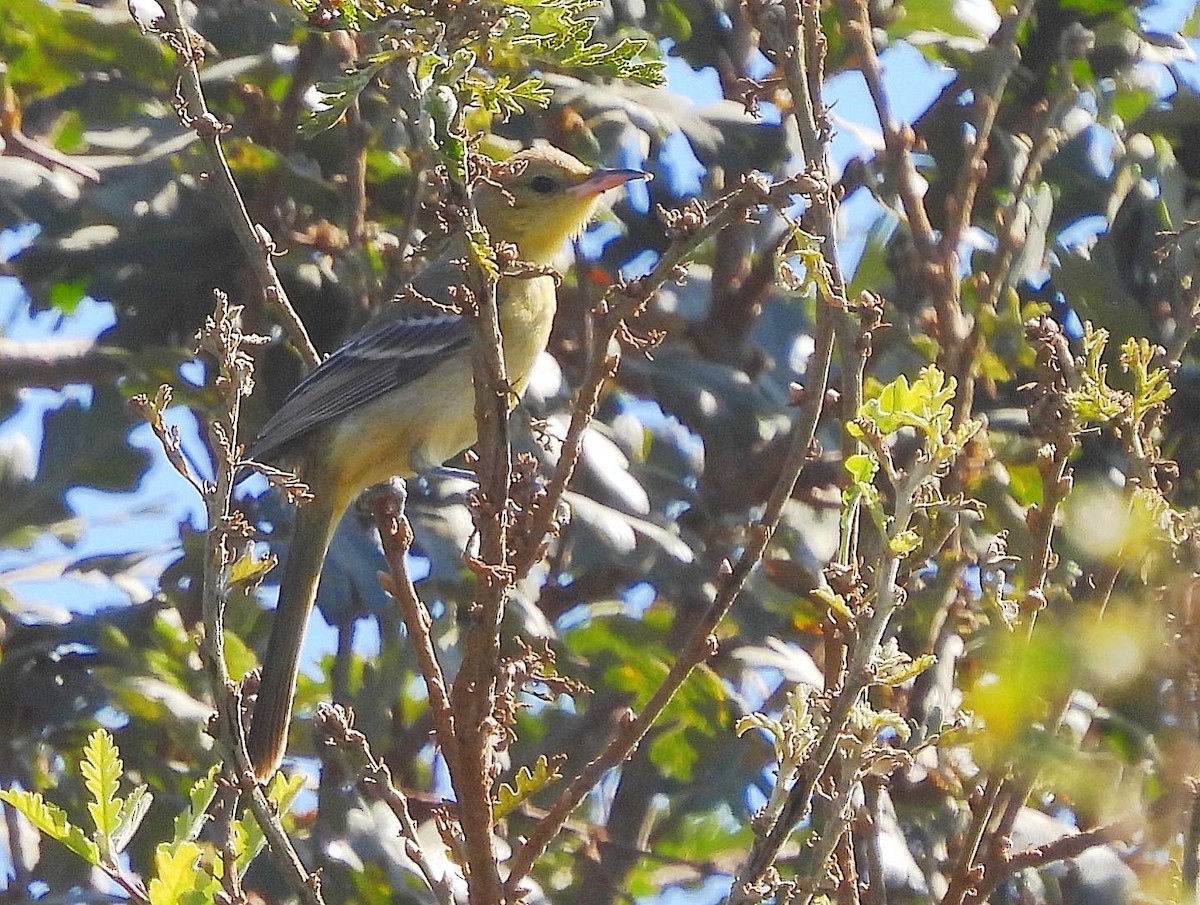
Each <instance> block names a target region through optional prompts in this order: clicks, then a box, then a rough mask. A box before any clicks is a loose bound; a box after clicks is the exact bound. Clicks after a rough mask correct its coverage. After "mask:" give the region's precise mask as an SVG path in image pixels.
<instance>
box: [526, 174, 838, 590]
mask: <svg viewBox="0 0 1200 905" xmlns="http://www.w3.org/2000/svg"><path fill="white" fill-rule="evenodd" d="M825 192H827V186H826V185H825V184H824V183H823V182H821V181H820V178H819V176H814V175H812V174H811V173H804V174H801V175H799V176H794V177H792V178H790V179H785V180H782V181H780V182H777V183H775V184H774V185H769V186H768V185H767V184H765V183H764V182H763V181H761V180H760V179H757V178H753V177H750V178H747V180H746V182H745V183H743V185H741V186H739V187H738V188H736V189H734V190H733V191H732V192H730V193H729V194H728V195H726V196H725V197H724V198H721V199H719V200H718V201H715V202H714V203H713V204H711V205H710V206H709V207H708V208H707V209H706V210H705V211H704V220H703V225H701V226H699V227H698V228H696V229H694V230H692V231H689V232H687V233H686V234H685V235H682V236H680V237H679V238H678V239H676V240H675V241H674V242H673V243H672V244H671V245H670V246H669V247H668V248H667V249H666V251H664V252H663V254H662V256H661V257H660V258H659V259H658V262H657V263H656V264H655V266H654V268H653V269H652V270H651V271H650V273H648V274H646V275H645V276H643V277H640V278H639V279H637V280H635V281H633V282H632V283H629V284H624V285H617V286H614V287H612V288H611V289H609V291H608V292H607V293H606V294H605V296H604V298H603V299H602V300H601V301H600V303H599V305H597V310H598V312H599V314H600V316H599V317H598V318H597V322H596V324H595V325H594V330H593V332H592V337H591V342H590V349H589V355H588V367H587V371H586V373H585V374H584V377H583V382H582V384H581V385H580V388H579V392H578V393H577V394H576V397H575V404H574V406H573V409H572V413H571V423H570V426H569V427H568V428H567V434H566V437H565V438H564V440H563V442H562V447H561V449H560V451H559V454H558V462H557V464H556V465H555V468H554V474H553V475H552V476H551V478H550V480H549V481H548V482H547V483H546V491H545V494H544V495H543V496H542V497H541V499H539V500H538V502H537V504H536V505H535V507H534V509H533V511H532V512H531V513H530V514H529V516H528V517H527V518H526V519H525V521H524V522H523V524H522V525H521V526H520V530H521V532H522V533H523V534H524V535H525V537H526V538H527V540H526V542H525V543H524V544H523V546H522V549H524V550H525V551H527V553H526V556H525V557H524V558H522V559H521V560H520V561H518V562H516V563H514V564H513V566H514V568H515V570H516V575H517V577H518V578H520V577H524V576H525V575H527V574H528V573H529V570H530V569H531V568H533V566H534V565H535V564H536V563H537V562H538V559H539V558H540V554H541V539H542V538H544V537H546V536H547V535H548V534H550V533H551V532H552V531H553V530H554V524H555V519H556V517H557V513H558V507H559V503H560V502H561V500H562V496H563V494H564V493H565V492H566V489H567V486H568V485H569V484H570V482H571V477H572V476H573V475H574V473H575V466H576V465H577V464H578V462H579V454H580V452H581V451H582V449H583V437H584V434H585V433H586V432H587V429H588V425H590V424H591V421H592V418H593V416H594V415H595V413H596V407H597V406H598V405H599V402H600V395H601V393H602V391H603V389H604V386H605V384H606V383H607V381H608V379H609V378H610V377H611V376H612V375H613V374H614V373H615V371H616V368H617V366H618V364H619V363H620V351H619V349H614V344H613V339H614V338H615V337H616V336H617V335H618V333H619V332H620V331H621V329H622V327H623V325H624V324H625V322H626V320H627V319H629V318H632V317H634V316H635V315H636V314H637V313H638V312H640V311H641V310H642V308H643V307H644V306H645V305H646V303H647V302H648V301H649V299H650V298H651V297H652V296H653V295H654V293H655V292H657V291H658V288H659V287H660V286H662V285H663V284H664V283H666V282H667V281H668V280H671V279H677V278H678V276H679V268H680V267H681V266H683V264H684V263H685V262H686V261H687V260H688V259H689V257H690V256H691V255H693V254H694V253H695V251H696V249H698V248H700V247H701V246H703V245H704V243H705V242H707V241H708V240H710V239H711V238H712V237H713V236H715V235H716V234H717V233H718V232H720V231H721V230H722V229H724V228H725V227H726V226H727V225H728V224H730V223H732V222H734V221H736V220H739V219H741V218H743V217H745V216H746V214H747V211H749V210H750V209H751V208H753V207H756V206H758V205H766V206H777V205H780V204H786V203H787V201H788V199H790V198H791V197H792V196H793V195H810V196H814V195H821V194H823V193H825ZM822 392H824V390H822Z"/></svg>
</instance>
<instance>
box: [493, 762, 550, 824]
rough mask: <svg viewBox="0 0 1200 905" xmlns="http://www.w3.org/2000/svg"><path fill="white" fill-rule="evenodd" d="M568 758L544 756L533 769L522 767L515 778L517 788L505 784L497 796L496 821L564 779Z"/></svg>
mask: <svg viewBox="0 0 1200 905" xmlns="http://www.w3.org/2000/svg"><path fill="white" fill-rule="evenodd" d="M565 760H566V758H564V757H560V756H555V757H553V758H547V757H546V756H545V755H544V754H543V755H542V756H541V757H539V758H538V759H537V760H536V761H534V764H533V769H532V770H530V769H529V767H521V769H520V770H518V771H517V775H516V778H515V782H516V787H515V788H514V787H513V786H510V785H509V784H508V783H503V784H501V786H500V791H499V792H498V793H497V795H496V805H495V807H494V808H493V809H492V815H493V817H495V819H496V820H502V819H503V818H505V817H507V816H508V815H509V814H511V813H512V812H513V811H514V810H516V809H517V808H518V807H519V806H520V804H521V802H523V801H525V800H526V799H528V798H529V797H530V796H532V795H535V794H536V793H538V792H540V791H541V790H542V789H544V788H546V786H548V785H550V783H552V782H554V781H555V780H558V779H562V765H563V763H564V762H565Z"/></svg>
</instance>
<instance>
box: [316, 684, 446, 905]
mask: <svg viewBox="0 0 1200 905" xmlns="http://www.w3.org/2000/svg"><path fill="white" fill-rule="evenodd" d="M316 726H317V731H318V732H320V733H321V735H322V736H323V737H324V738H325V739H326V740H327V743H328V744H332V745H334V746H336V747H337V748H338V749H340V750H341V751H342V752H343V753H344V754H347V755H353V760H354V762H355V769H356V770H357V772H358V786H359V788H360V789H361V790H362V792H363V794H365V795H366V796H368V797H369V798H373V799H375V800H376V801H382V802H383V803H384V804H386V805H387V806H388V808H389V809H390V810H391V812H392V813H393V814H394V815H395V817H396V820H397V821H399V823H400V831H401V833H403V835H404V852H405V854H407V855H408V857H409V858H411V859H412V862H413V863H414V864H415V865H416V866H417V869H418V870H419V871H420V872H421V875H422V876H423V877H424V878H425V882H426V883H427V884H428V885H429V889H430V891H431V892H432V893H433V895H434V898H435V899H436V901H437V902H438V905H453V903H454V891H453V889H451V887H450V882H449V880H448V878H447V877H446V876H445V875H444V874H442V873H439V872H438V871H437V870H436V869H435V868H434V867H433V865H432V864H431V863H430V862H429V859H428V858H427V857H425V851H424V849H423V848H422V841H421V836H420V832H419V829H418V827H417V822H416V820H414V819H413V816H412V812H411V811H410V810H409V807H408V796H406V795H405V794H404V793H403V792H402V791H401V790H400V789H399V788H398V787H397V786H396V784H395V783H394V782H393V781H392V771H391V770H390V769H389V768H388V765H387V764H386V763H384V762H383V760H382V759H381V758H377V757H376V756H375V755H374V754H373V753H372V751H371V746H370V744H369V743H368V742H367V737H366V736H365V735H363V734H362V733H361V732H359V731H357V730H356V729H354V728H353V726H352V725H351V720H350V716H349V714H348V712H347V711H346V710H345V709H343V708H342V707H340V706H338V705H336V704H334V705H322V706H320V707H319V708H318V709H317V715H316Z"/></svg>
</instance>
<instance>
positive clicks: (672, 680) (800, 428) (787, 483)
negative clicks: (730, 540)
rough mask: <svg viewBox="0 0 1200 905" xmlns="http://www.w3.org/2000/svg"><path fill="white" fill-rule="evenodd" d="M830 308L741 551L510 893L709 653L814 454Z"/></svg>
mask: <svg viewBox="0 0 1200 905" xmlns="http://www.w3.org/2000/svg"><path fill="white" fill-rule="evenodd" d="M834 313H835V312H834V309H832V308H830V307H829V306H827V305H822V306H821V307H820V308H818V323H817V333H816V336H815V337H814V339H815V342H816V350H815V351H814V353H813V356H812V358H811V359H810V361H809V374H810V375H811V376H810V384H809V387H808V393H807V395H806V401H805V404H804V407H803V409H802V410H801V412H800V413H799V415H798V416H797V418H796V422H795V425H794V426H793V428H792V438H791V443H790V446H789V449H788V455H787V458H786V460H785V463H784V466H783V470H782V473H781V474H780V476H779V480H778V481H776V483H775V487H774V489H773V490H772V493H771V497H770V499H769V500H768V501H767V504H766V506H765V507H764V510H763V515H762V517H761V518H760V519H759V521H758V522H757V523H755V525H754V526H753V527H752V528H751V529H750V531H749V532H748V534H749V538H748V540H747V543H746V546H745V548H744V549H743V551H742V554H741V556H740V557H738V560H737V562H736V563H734V564H733V565H732V566H729V567H728V568H726V569H723V570H722V572H721V575H720V578H719V585H718V588H717V593H716V596H715V597H714V598H713V602H712V603H711V604H710V605H709V607H708V610H707V611H706V612H705V613H704V616H703V617H702V618H701V619H700V621H699V623H698V624H697V626H696V628H695V629H694V630H693V632H692V635H691V637H690V638H689V639H688V641H687V643H686V644H685V646H684V647H683V649H682V650H681V651H680V652H679V655H678V657H677V658H676V660H675V662H674V663H673V664H672V666H671V669H670V671H669V672H668V673H667V675H666V677H665V678H664V679H663V681H662V683H661V684H660V685H659V686H658V688H657V689H655V691H654V694H653V695H652V696H651V698H650V700H649V701H648V702H647V703H646V706H645V707H643V708H642V710H641V712H640V713H638V714H637V716H635V717H633V718H632V719H630V720H628V721H627V722H625V723H623V724H622V725H621V726H619V727H618V728H617V731H616V733H615V734H614V736H613V738H612V739H611V740H610V741H609V743H608V744H607V745H606V746H605V748H604V750H603V751H601V752H600V754H599V755H597V756H596V758H595V759H594V760H592V761H591V762H590V763H588V764H587V765H586V766H585V767H584V768H583V769H582V770H581V771H580V772H579V773H578V774H577V775H576V776H575V778H574V779H573V780H572V781H571V783H570V785H569V786H568V788H567V790H566V791H565V792H564V793H563V794H562V796H561V797H560V798H559V799H558V801H557V802H555V804H554V806H553V807H551V808H550V810H549V811H548V812H547V814H546V816H545V817H544V818H543V819H542V820H540V821H539V822H538V823H537V824H536V825H535V826H534V828H533V830H532V831H531V832H530V834H529V838H528V839H527V840H526V841H525V843H524V844H523V845H522V846H521V847H520V848H519V849H518V850H517V852H516V853H515V854H514V856H513V859H512V862H511V863H510V865H509V878H508V882H507V884H506V889H507V890H508V892H509V895H511V896H516V895H517V894H518V893H519V886H520V882H521V880H522V879H524V877H525V876H526V875H527V874H528V873H529V871H530V869H531V868H532V867H533V864H534V862H535V861H536V860H537V859H538V858H539V857H540V856H541V854H542V853H543V852H544V851H545V850H546V848H547V846H549V844H550V842H551V840H553V839H554V837H555V836H556V835H557V834H558V831H559V829H560V828H561V827H562V825H563V823H564V822H565V821H566V819H567V818H568V817H569V816H570V815H571V813H572V812H573V811H574V810H575V808H576V807H578V806H579V803H580V802H581V801H582V800H583V798H584V796H585V795H587V793H588V792H590V791H591V790H592V789H593V788H594V787H595V786H596V784H597V783H598V782H599V781H600V779H601V778H602V777H603V776H604V774H605V773H606V772H607V771H608V770H610V769H611V768H613V767H615V766H616V765H617V764H619V763H621V762H622V761H623V760H625V758H627V757H628V756H629V754H630V753H631V752H632V751H633V749H634V748H636V747H637V746H638V745H639V744H640V743H641V741H642V739H643V738H644V737H645V735H646V733H647V732H648V731H649V730H650V727H651V726H652V725H653V724H654V722H655V720H657V719H658V716H659V715H660V714H661V713H662V711H663V709H664V708H665V707H666V706H667V704H669V703H670V701H671V699H672V698H673V697H674V695H675V692H676V691H678V690H679V687H680V686H681V685H682V684H683V683H684V681H685V680H686V679H687V677H688V676H689V675H690V674H691V671H692V670H693V669H694V668H695V667H696V666H698V665H699V664H701V663H703V662H704V661H705V660H707V659H708V658H709V657H711V656H712V654H713V652H714V650H713V648H714V645H715V641H714V639H713V637H712V633H713V631H714V630H715V629H716V627H717V625H718V624H720V622H721V620H723V619H724V618H725V615H726V614H727V613H728V612H729V609H730V607H732V606H733V603H734V601H735V600H736V599H737V596H738V594H739V593H740V592H741V590H742V587H743V586H744V585H745V583H746V580H747V579H748V578H749V577H750V573H751V572H752V571H753V570H754V568H755V567H756V566H757V565H758V563H759V562H760V561H761V560H762V557H763V554H764V553H765V552H766V549H767V545H768V544H769V543H770V541H771V537H772V536H773V535H774V532H775V528H776V527H777V526H778V524H779V519H780V516H781V515H782V514H783V508H784V506H785V505H786V503H787V501H788V500H789V499H791V496H792V492H793V490H794V489H795V486H796V482H797V481H798V480H799V477H800V472H801V471H802V470H803V468H804V465H805V463H806V462H807V461H808V460H809V458H810V457H811V455H812V448H813V447H812V443H813V435H814V433H815V431H816V426H817V421H818V420H819V418H820V416H821V409H822V405H823V403H824V399H825V389H826V386H827V382H828V379H829V364H830V360H831V358H832V355H833V324H832V320H833V315H834ZM577 411H578V410H577Z"/></svg>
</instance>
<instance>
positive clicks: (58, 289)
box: [46, 276, 89, 314]
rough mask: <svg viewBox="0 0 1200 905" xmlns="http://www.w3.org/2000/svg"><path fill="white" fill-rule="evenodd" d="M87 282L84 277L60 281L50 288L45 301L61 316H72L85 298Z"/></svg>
mask: <svg viewBox="0 0 1200 905" xmlns="http://www.w3.org/2000/svg"><path fill="white" fill-rule="evenodd" d="M88 282H89V281H88V278H87V277H86V276H82V277H79V279H76V280H60V281H59V282H57V283H55V284H54V285H53V286H51V287H50V291H49V292H48V293H47V295H46V300H47V301H48V302H49V303H50V305H51V307H53V308H55V309H57V310H59V311H61V312H62V313H63V314H74V313H75V309H76V308H78V307H79V303H80V302H82V301H83V300H84V298H86V297H87V287H88Z"/></svg>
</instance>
